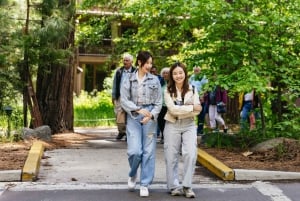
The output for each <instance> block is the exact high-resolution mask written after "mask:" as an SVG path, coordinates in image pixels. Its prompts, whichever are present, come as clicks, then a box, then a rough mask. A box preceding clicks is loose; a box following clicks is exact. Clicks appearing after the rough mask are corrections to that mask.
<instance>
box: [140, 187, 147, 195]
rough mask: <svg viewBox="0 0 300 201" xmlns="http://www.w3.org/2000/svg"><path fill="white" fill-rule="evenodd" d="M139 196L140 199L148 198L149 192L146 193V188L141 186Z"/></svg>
mask: <svg viewBox="0 0 300 201" xmlns="http://www.w3.org/2000/svg"><path fill="white" fill-rule="evenodd" d="M140 196H141V197H148V196H149V191H148V188H147V187H146V186H141V188H140Z"/></svg>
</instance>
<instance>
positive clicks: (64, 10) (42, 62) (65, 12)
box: [37, 0, 75, 133]
mask: <svg viewBox="0 0 300 201" xmlns="http://www.w3.org/2000/svg"><path fill="white" fill-rule="evenodd" d="M40 11H41V15H42V21H41V28H40V32H39V37H40V38H39V67H38V74H37V99H38V104H39V106H40V111H41V114H42V119H43V123H44V124H46V125H49V126H50V127H51V130H52V132H53V133H61V132H65V131H73V119H74V114H73V80H74V77H73V76H74V75H73V74H74V72H73V71H74V70H73V69H74V55H75V54H74V53H75V51H74V30H75V29H74V27H75V26H74V25H75V0H55V1H54V0H44V1H43V2H42V4H41V9H40Z"/></svg>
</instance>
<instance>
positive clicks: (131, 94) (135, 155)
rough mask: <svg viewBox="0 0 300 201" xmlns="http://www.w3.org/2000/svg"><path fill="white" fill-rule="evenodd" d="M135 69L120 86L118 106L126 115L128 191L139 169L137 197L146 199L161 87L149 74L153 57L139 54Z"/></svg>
mask: <svg viewBox="0 0 300 201" xmlns="http://www.w3.org/2000/svg"><path fill="white" fill-rule="evenodd" d="M136 66H138V69H137V70H136V71H135V72H133V73H132V74H131V75H130V76H128V77H127V79H125V80H124V82H123V83H122V86H121V106H122V108H123V109H124V110H125V111H126V113H127V124H126V134H127V145H128V146H127V155H128V161H129V166H130V171H129V178H128V188H129V190H134V189H135V185H136V180H137V170H138V168H139V166H141V173H140V186H141V187H140V196H141V197H147V196H149V191H148V186H149V185H150V184H151V183H152V180H153V177H154V170H155V149H156V137H157V136H156V127H157V122H156V119H157V117H158V114H159V112H160V110H161V107H162V95H161V86H160V83H159V80H158V79H157V77H156V76H155V75H152V74H151V73H150V69H151V67H152V55H151V54H150V53H149V52H147V51H140V52H139V53H138V56H137V60H136Z"/></svg>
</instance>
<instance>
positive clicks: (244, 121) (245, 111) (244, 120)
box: [241, 101, 252, 129]
mask: <svg viewBox="0 0 300 201" xmlns="http://www.w3.org/2000/svg"><path fill="white" fill-rule="evenodd" d="M251 110H252V102H251V101H245V102H244V105H243V108H242V113H241V128H242V129H245V128H246V127H247V126H248V122H249V115H250V112H251Z"/></svg>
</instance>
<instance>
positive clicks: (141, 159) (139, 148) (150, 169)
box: [126, 106, 157, 186]
mask: <svg viewBox="0 0 300 201" xmlns="http://www.w3.org/2000/svg"><path fill="white" fill-rule="evenodd" d="M148 107H150V108H146V109H151V107H152V106H148ZM142 118H143V116H142V115H140V114H139V115H137V116H136V117H131V116H130V115H127V125H126V134H127V155H128V161H129V166H130V171H129V177H134V176H136V174H137V170H138V168H139V166H141V174H140V185H141V186H148V185H149V184H151V183H152V180H153V178H154V170H155V149H156V137H157V135H156V128H157V123H156V122H155V121H153V120H150V121H149V122H148V123H147V124H141V123H140V121H141V119H142Z"/></svg>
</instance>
